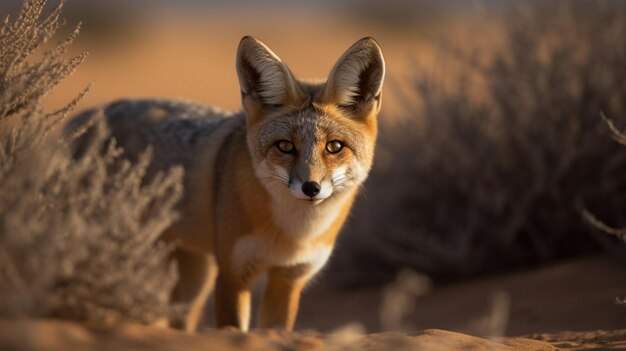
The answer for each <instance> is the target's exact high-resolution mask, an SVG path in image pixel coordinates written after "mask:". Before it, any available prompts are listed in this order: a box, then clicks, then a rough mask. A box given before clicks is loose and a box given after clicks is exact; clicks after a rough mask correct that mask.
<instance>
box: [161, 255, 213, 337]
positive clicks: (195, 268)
mask: <svg viewBox="0 0 626 351" xmlns="http://www.w3.org/2000/svg"><path fill="white" fill-rule="evenodd" d="M174 258H175V260H176V263H177V265H178V274H179V280H178V283H177V285H176V287H175V288H174V292H173V293H172V302H173V303H185V304H188V308H189V310H188V313H187V315H186V316H184V318H182V319H173V320H171V321H170V326H171V327H173V328H177V329H183V330H185V331H189V332H192V331H195V330H196V328H197V326H198V322H199V321H200V318H201V317H202V313H203V311H204V306H205V304H206V300H207V299H208V297H209V295H210V294H211V292H212V291H213V287H214V286H215V279H216V278H217V270H218V269H217V262H216V260H215V256H214V255H212V254H203V253H198V252H192V251H188V250H184V249H180V248H178V249H176V251H175V252H174Z"/></svg>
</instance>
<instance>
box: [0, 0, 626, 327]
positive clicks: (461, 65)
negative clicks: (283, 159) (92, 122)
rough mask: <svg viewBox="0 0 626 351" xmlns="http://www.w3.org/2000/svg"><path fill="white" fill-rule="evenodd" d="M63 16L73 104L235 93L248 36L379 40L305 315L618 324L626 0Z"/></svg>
mask: <svg viewBox="0 0 626 351" xmlns="http://www.w3.org/2000/svg"><path fill="white" fill-rule="evenodd" d="M19 4H20V2H18V1H11V2H6V1H5V2H2V4H1V5H0V6H1V10H2V13H14V12H15V11H17V9H18V8H19ZM65 18H66V19H67V23H68V25H67V26H66V28H65V29H66V30H67V33H69V31H70V30H71V28H73V27H74V26H75V25H76V24H77V23H78V22H79V21H80V22H82V30H81V34H80V36H79V38H78V40H77V42H76V43H75V44H74V45H73V47H72V50H74V51H75V53H79V52H83V51H87V52H89V57H88V58H87V60H86V62H85V63H84V64H82V65H81V67H80V68H79V69H78V71H77V72H76V73H75V74H74V75H73V76H72V77H70V78H69V79H67V80H66V81H65V82H64V83H63V84H61V86H60V87H59V88H58V89H57V90H56V91H54V92H53V93H52V94H51V95H50V96H49V97H48V98H47V100H46V104H47V105H48V106H50V107H51V108H56V107H60V106H63V105H64V104H65V103H66V102H67V101H69V100H71V98H73V97H74V96H75V95H76V93H77V92H78V91H80V90H81V89H82V88H83V87H84V86H85V85H86V84H88V83H90V82H93V83H94V86H93V88H92V90H91V92H90V93H89V94H88V95H87V96H86V97H85V98H84V99H83V100H82V101H81V103H80V105H79V106H78V110H80V109H82V108H86V107H91V106H93V105H97V104H100V103H104V102H107V101H110V100H113V99H117V98H122V97H124V98H129V97H182V98H186V99H191V100H196V101H200V102H203V103H207V104H212V105H216V106H221V107H223V108H225V109H229V110H238V109H239V105H240V101H239V88H238V85H237V78H236V74H235V69H234V58H235V51H236V48H237V45H238V42H239V40H240V39H241V37H242V36H244V35H248V34H250V35H254V36H256V37H257V38H259V39H261V40H262V41H263V42H265V43H266V44H267V45H268V46H269V47H271V48H272V50H274V51H275V52H276V53H277V54H278V55H279V56H280V57H281V58H282V60H283V61H284V62H286V63H287V64H288V65H289V67H290V68H291V70H292V71H293V72H294V73H295V74H296V75H298V76H299V77H303V78H319V77H325V76H326V75H327V73H328V72H329V70H330V68H331V67H332V65H333V64H334V62H335V60H336V59H337V58H338V57H339V56H340V55H341V53H343V51H344V50H345V49H346V48H347V47H348V46H350V45H351V44H352V43H353V42H355V41H356V40H358V39H360V38H361V37H364V36H373V37H374V38H376V40H377V41H378V42H379V43H380V45H381V47H382V49H383V52H384V55H385V59H386V64H387V75H386V82H385V91H384V103H383V110H382V112H381V115H380V123H381V133H380V137H379V146H378V149H377V157H376V161H375V167H374V169H373V172H372V174H371V177H370V179H369V180H368V182H367V184H366V186H365V189H364V191H363V193H362V196H361V197H360V198H359V200H358V203H357V205H356V207H355V210H354V212H353V213H352V215H351V218H350V220H349V222H348V224H347V226H346V227H345V229H344V232H343V234H342V236H341V239H340V241H339V243H338V246H337V248H336V252H335V253H334V255H333V258H332V261H331V263H330V265H329V266H328V267H327V268H326V271H325V272H324V273H323V274H322V277H321V278H319V281H318V282H317V283H316V284H314V286H313V287H312V288H311V289H310V291H309V292H308V293H307V294H306V295H305V297H304V302H303V307H302V309H303V311H302V315H301V318H300V321H299V323H300V324H299V326H300V327H303V328H304V327H314V328H321V329H333V328H336V327H337V326H339V325H342V324H344V323H348V322H350V321H357V322H360V323H362V324H363V325H365V327H366V328H367V329H368V330H370V331H373V330H381V329H390V328H447V329H453V330H461V331H468V330H469V331H477V332H480V333H500V334H521V333H533V332H538V331H541V330H543V331H550V330H564V329H579V330H584V329H615V328H618V327H620V326H621V327H622V328H623V327H624V326H626V317H625V315H624V310H625V309H624V308H623V307H620V306H616V304H615V300H616V298H619V297H623V296H624V295H626V273H625V272H626V270H625V269H624V268H625V266H624V257H625V256H626V255H625V253H626V251H625V247H626V245H624V243H623V242H622V241H621V240H620V239H619V238H618V237H616V236H614V235H610V234H607V233H605V232H604V231H602V230H599V229H597V226H598V221H602V222H603V223H606V224H607V225H609V226H611V227H615V228H621V227H623V226H626V216H625V215H624V214H626V196H625V194H626V147H625V146H623V145H620V144H619V143H617V142H616V141H614V140H613V139H612V135H611V131H610V129H609V127H608V126H607V124H606V123H605V122H604V121H603V119H602V118H601V113H604V115H605V116H607V117H608V118H610V119H611V120H613V121H614V123H615V124H616V126H617V128H618V129H620V130H623V128H624V127H625V126H626V124H624V118H626V40H625V39H626V6H624V3H623V2H620V1H558V2H542V1H526V2H523V3H522V2H515V1H495V0H493V1H488V0H484V1H460V0H459V1H454V0H446V1H435V0H432V1H410V0H390V1H373V0H366V1H357V0H344V1H330V0H328V1H326V0H325V1H300V0H299V1H289V2H287V1H278V0H276V1H252V0H249V1H201V0H187V1H176V2H173V1H164V0H163V1H147V0H144V1H141V0H132V1H130V0H128V1H122V0H114V1H106V2H105V1H87V0H80V1H78V0H74V1H68V2H67V5H66V10H65ZM584 214H587V216H586V217H585V215H584ZM585 218H587V220H585ZM590 219H596V220H597V221H594V220H590ZM590 222H595V225H592V224H591V223H590ZM381 287H386V288H384V289H382V288H381ZM402 301H404V302H402ZM394 306H395V307H394ZM394 308H395V309H399V311H396V312H393V310H394ZM394 313H395V314H394ZM405 314H406V315H405ZM501 320H504V321H506V322H504V324H503V323H499V324H498V321H501ZM494 325H496V326H495V327H494ZM481 328H483V329H481ZM485 328H487V329H485ZM489 328H492V329H489ZM494 328H495V329H494ZM498 328H500V329H498Z"/></svg>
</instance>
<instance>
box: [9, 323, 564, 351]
mask: <svg viewBox="0 0 626 351" xmlns="http://www.w3.org/2000/svg"><path fill="white" fill-rule="evenodd" d="M0 349H1V350H4V351H12V350H39V351H53V350H54V351H56V350H59V351H61V350H63V351H65V350H102V351H105V350H106V351H109V350H152V351H158V350H186V351H191V350H220V351H228V350H302V351H305V350H428V351H439V350H441V351H444V350H466V351H473V350H476V351H481V350H503V351H508V350H511V351H513V350H536V351H542V350H558V348H557V347H555V346H553V345H552V344H550V343H548V342H545V341H538V340H532V339H527V338H499V339H492V340H490V339H484V338H478V337H473V336H469V335H465V334H460V333H453V332H448V331H443V330H435V329H432V330H425V331H420V332H416V333H399V332H389V333H377V334H369V335H359V334H356V333H352V332H349V331H344V332H338V333H331V334H320V333H317V332H313V331H308V332H307V331H305V332H296V333H287V332H281V331H276V330H259V331H254V332H251V333H248V334H244V333H241V332H238V331H233V330H210V331H205V332H202V333H198V334H195V335H191V334H185V333H182V332H178V331H174V330H166V329H161V328H154V327H145V326H139V325H118V326H103V325H94V324H89V325H83V324H79V323H73V322H67V321H52V320H21V321H7V320H4V321H0Z"/></svg>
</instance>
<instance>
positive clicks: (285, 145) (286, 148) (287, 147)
mask: <svg viewBox="0 0 626 351" xmlns="http://www.w3.org/2000/svg"><path fill="white" fill-rule="evenodd" d="M276 147H277V148H278V150H280V152H283V153H286V154H291V153H293V152H294V151H295V149H296V148H295V146H293V143H292V142H291V141H287V140H281V141H279V142H277V143H276Z"/></svg>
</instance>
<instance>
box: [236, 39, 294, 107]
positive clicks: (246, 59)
mask: <svg viewBox="0 0 626 351" xmlns="http://www.w3.org/2000/svg"><path fill="white" fill-rule="evenodd" d="M237 76H238V78H239V86H240V88H241V99H242V103H243V107H244V109H245V110H246V112H248V115H249V117H252V116H250V115H251V114H254V113H250V112H252V110H255V111H259V110H260V109H264V108H271V107H277V106H282V105H285V104H287V103H289V102H290V101H293V100H294V99H295V98H296V97H297V96H298V95H299V88H298V85H297V84H296V81H295V78H294V77H293V75H292V74H291V72H290V71H289V68H287V66H286V65H285V64H283V63H282V62H281V60H280V58H279V57H278V56H277V55H276V54H275V53H273V52H272V50H270V48H268V47H267V46H266V45H265V44H263V43H262V42H261V41H260V40H258V39H256V38H254V37H251V36H245V37H243V39H241V42H240V43H239V48H238V49H237Z"/></svg>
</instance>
